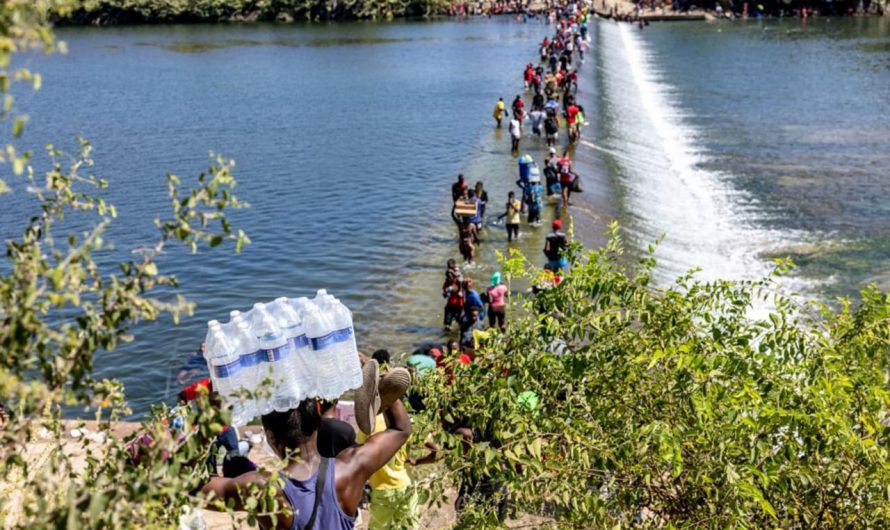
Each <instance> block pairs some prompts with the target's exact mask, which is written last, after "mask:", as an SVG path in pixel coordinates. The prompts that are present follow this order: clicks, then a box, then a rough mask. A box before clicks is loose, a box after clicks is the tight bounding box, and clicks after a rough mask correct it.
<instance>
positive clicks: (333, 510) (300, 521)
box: [282, 458, 355, 530]
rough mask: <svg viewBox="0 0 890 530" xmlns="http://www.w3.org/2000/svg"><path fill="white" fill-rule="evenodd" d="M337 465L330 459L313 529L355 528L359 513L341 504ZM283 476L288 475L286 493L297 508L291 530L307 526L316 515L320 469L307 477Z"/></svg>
mask: <svg viewBox="0 0 890 530" xmlns="http://www.w3.org/2000/svg"><path fill="white" fill-rule="evenodd" d="M335 468H336V460H335V459H333V458H332V459H329V460H328V470H327V475H326V478H325V484H324V490H322V492H321V499H320V500H319V503H318V512H317V514H316V516H315V526H314V528H313V530H321V529H324V530H352V529H353V528H355V517H354V516H352V517H351V516H349V515H347V514H345V513H344V512H343V508H341V507H340V501H338V500H337V486H336V482H335V480H334V469H335ZM282 478H284V495H285V496H286V497H287V502H288V504H290V506H291V509H292V510H293V512H294V523H293V524H292V525H291V530H303V529H305V528H306V525H307V524H308V523H309V518H310V517H311V516H312V507H313V505H314V504H315V484H316V482H317V481H318V473H316V474H315V475H312V476H311V477H309V478H308V479H307V480H297V479H295V478H291V477H288V476H286V475H284V474H282Z"/></svg>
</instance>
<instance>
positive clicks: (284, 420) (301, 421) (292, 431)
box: [262, 398, 321, 449]
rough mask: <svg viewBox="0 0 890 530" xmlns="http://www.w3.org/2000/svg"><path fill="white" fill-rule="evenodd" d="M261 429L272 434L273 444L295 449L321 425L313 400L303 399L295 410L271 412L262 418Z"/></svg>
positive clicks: (319, 415)
mask: <svg viewBox="0 0 890 530" xmlns="http://www.w3.org/2000/svg"><path fill="white" fill-rule="evenodd" d="M262 421H263V428H264V429H265V430H266V431H268V432H269V433H271V434H272V436H273V437H274V438H275V443H277V444H283V445H284V446H285V447H286V448H288V449H296V448H298V447H299V446H300V445H302V444H303V443H305V442H306V440H308V439H309V437H310V436H312V434H313V433H314V432H316V431H317V430H318V427H319V426H320V425H321V414H320V413H319V411H318V407H317V406H316V400H315V399H314V398H311V399H304V400H303V401H301V402H300V404H299V405H297V407H296V408H292V409H290V410H286V411H284V412H278V411H277V410H273V411H272V412H270V413H268V414H264V415H263V417H262Z"/></svg>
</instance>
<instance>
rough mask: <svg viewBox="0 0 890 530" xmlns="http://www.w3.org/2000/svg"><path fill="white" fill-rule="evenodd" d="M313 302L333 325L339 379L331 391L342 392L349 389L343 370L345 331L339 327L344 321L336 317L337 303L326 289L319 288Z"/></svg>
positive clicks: (333, 346)
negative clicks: (339, 320)
mask: <svg viewBox="0 0 890 530" xmlns="http://www.w3.org/2000/svg"><path fill="white" fill-rule="evenodd" d="M312 303H313V304H314V305H315V307H316V308H317V309H318V310H319V311H320V312H321V313H322V314H323V315H324V316H325V317H327V319H328V321H329V322H330V326H331V327H330V332H331V348H332V349H333V350H334V353H333V355H332V358H333V360H334V362H335V363H337V379H336V384H334V386H333V388H331V389H330V390H329V392H331V393H337V394H342V393H343V392H345V391H346V390H348V389H349V385H347V384H346V379H345V377H344V373H343V370H342V364H343V360H342V358H343V348H342V344H341V342H342V335H343V333H342V332H341V330H340V327H339V324H341V323H342V322H338V319H337V318H336V303H335V301H334V297H333V296H332V295H330V294H328V292H327V290H325V289H319V290H318V292H316V293H315V298H313V299H312Z"/></svg>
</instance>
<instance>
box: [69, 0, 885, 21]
mask: <svg viewBox="0 0 890 530" xmlns="http://www.w3.org/2000/svg"><path fill="white" fill-rule="evenodd" d="M851 2H853V0H847V2H846V3H844V5H846V4H851ZM765 3H767V4H768V5H769V6H773V5H774V4H772V3H768V2H765ZM237 4H239V2H237V1H233V0H216V2H212V1H211V2H209V3H208V5H203V6H198V7H195V6H191V7H180V8H178V9H177V8H174V7H171V5H170V0H155V1H154V2H153V3H147V4H145V5H143V6H140V7H138V8H134V7H116V6H115V5H113V3H112V2H111V1H106V2H102V3H99V4H94V5H93V7H90V8H87V7H80V8H79V9H75V10H73V11H71V12H70V13H67V14H65V15H58V14H57V15H55V16H53V17H52V18H53V22H54V24H55V25H56V26H59V27H66V26H69V27H70V26H127V25H134V26H136V25H139V26H143V25H144V26H150V25H164V24H252V23H282V24H289V23H294V22H349V21H359V20H393V19H407V20H410V19H429V18H434V17H453V16H458V17H461V16H493V15H509V16H520V15H522V14H524V13H525V12H528V13H542V12H545V11H546V10H548V9H549V8H548V3H547V2H543V1H540V0H533V1H532V2H531V3H530V4H529V6H528V9H527V10H526V11H521V10H516V9H513V8H511V7H509V6H508V5H507V4H504V3H502V2H501V3H498V2H492V1H489V0H486V1H484V2H481V3H479V2H466V3H464V2H449V1H447V0H403V1H402V3H399V4H387V3H378V2H376V1H375V0H365V1H364V2H363V3H360V4H358V3H357V4H355V5H353V6H351V7H349V8H346V7H343V6H340V5H338V4H334V5H333V7H331V6H330V5H328V4H325V3H322V2H318V3H315V4H311V5H309V4H307V5H305V6H303V7H301V8H295V7H293V5H291V4H289V3H285V2H284V1H283V0H280V1H276V0H273V1H272V2H270V3H269V4H268V5H267V6H266V7H263V8H256V7H248V8H246V9H242V7H241V6H239V5H237ZM747 4H748V6H750V10H749V11H748V13H747V14H745V13H743V12H742V11H741V9H742V7H741V6H743V5H744V3H737V4H736V9H739V11H737V12H732V11H728V10H727V11H725V12H719V11H715V10H713V9H702V8H695V9H688V10H687V9H680V10H674V9H671V7H670V2H666V3H665V2H662V3H661V4H658V3H657V2H654V1H653V2H649V1H647V0H644V1H643V2H642V3H641V5H643V6H645V7H644V8H643V9H641V10H640V11H639V12H638V11H637V5H636V4H634V3H633V2H632V1H630V0H593V1H592V2H591V6H592V8H593V11H594V12H595V13H596V14H597V16H599V17H600V18H606V19H617V20H620V21H639V20H640V19H642V20H644V21H647V22H660V21H687V20H691V21H695V20H699V21H700V20H718V19H721V20H746V19H749V20H750V19H757V18H758V17H759V16H762V18H763V19H782V18H800V11H799V9H788V10H787V11H786V10H784V9H780V10H779V11H776V9H775V8H773V9H772V10H771V9H770V8H769V7H767V8H765V10H764V11H762V12H761V13H758V12H757V9H758V7H757V6H761V7H762V5H761V4H759V3H758V2H754V1H753V0H751V1H749V2H747ZM678 5H679V4H678ZM718 5H719V4H718ZM838 5H841V4H838ZM851 5H852V4H851ZM653 6H654V7H653ZM887 7H888V0H872V1H871V3H870V4H869V9H868V11H867V12H863V13H860V12H856V10H855V9H853V8H849V10H844V11H843V12H840V13H838V12H833V13H824V14H822V13H820V12H819V10H818V9H813V8H808V11H807V14H808V16H810V17H813V18H819V17H828V16H832V17H838V16H874V15H878V16H880V15H890V9H887ZM786 13H787V14H786Z"/></svg>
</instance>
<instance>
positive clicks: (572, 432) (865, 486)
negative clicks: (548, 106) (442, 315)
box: [424, 225, 890, 528]
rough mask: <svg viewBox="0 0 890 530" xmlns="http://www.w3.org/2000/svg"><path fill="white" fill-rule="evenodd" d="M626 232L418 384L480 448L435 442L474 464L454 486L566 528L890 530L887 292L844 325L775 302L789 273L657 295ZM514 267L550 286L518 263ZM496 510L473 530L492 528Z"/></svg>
mask: <svg viewBox="0 0 890 530" xmlns="http://www.w3.org/2000/svg"><path fill="white" fill-rule="evenodd" d="M618 234H619V233H618V228H617V226H614V225H613V227H612V233H611V241H610V242H609V244H608V245H607V246H606V247H605V248H603V249H600V250H596V251H592V252H589V253H586V254H583V250H582V248H581V247H580V245H577V244H576V245H575V248H574V252H575V255H574V259H573V260H572V269H571V273H570V274H568V275H567V277H566V278H565V280H564V281H563V282H562V283H561V284H560V285H559V286H558V287H556V288H553V289H549V290H545V291H543V292H541V293H540V294H538V295H536V296H535V295H529V296H525V297H523V298H522V299H521V300H520V301H519V302H518V306H517V307H514V310H513V314H514V315H519V316H515V317H514V318H513V321H512V322H511V323H510V326H509V329H508V330H507V333H506V334H505V335H499V334H497V335H494V336H493V337H492V338H490V339H489V340H487V341H485V344H484V346H483V347H482V348H481V349H480V350H478V351H477V358H476V360H475V362H474V363H473V364H472V365H471V366H459V367H455V368H454V370H455V371H456V372H457V377H455V378H454V380H453V381H452V382H450V383H448V382H447V381H445V380H444V379H443V378H439V379H435V378H434V379H431V380H429V381H428V382H427V383H426V384H425V385H426V386H425V404H426V405H427V406H428V407H429V409H428V410H427V411H426V412H425V413H424V414H425V415H426V422H427V425H435V424H436V422H438V421H444V423H445V425H446V426H447V425H448V424H450V423H454V422H458V423H459V424H467V425H469V426H472V427H473V429H474V430H475V432H476V435H477V437H479V436H480V435H481V438H478V439H477V442H479V443H475V444H471V445H466V444H462V443H458V442H457V441H456V440H455V439H453V437H450V436H448V435H447V434H440V435H439V436H440V438H441V439H442V441H443V442H446V443H448V442H449V440H450V443H451V444H452V446H453V447H456V448H460V449H461V450H459V451H456V452H454V453H452V454H450V455H449V456H448V457H447V468H448V469H449V470H450V473H449V475H450V479H451V480H449V481H445V482H444V483H455V484H456V483H459V482H460V480H462V478H463V477H466V476H467V470H470V471H471V474H470V475H471V477H472V478H475V480H479V478H480V477H484V478H485V479H487V480H489V481H490V482H491V483H493V484H496V485H497V486H498V487H499V488H505V489H506V490H507V491H509V496H510V497H511V499H512V505H513V508H514V509H515V510H518V511H519V512H525V513H542V514H546V515H548V516H550V517H552V518H553V520H555V521H557V522H558V523H559V524H560V525H561V526H562V525H564V526H566V527H571V528H612V527H616V525H617V526H630V525H632V524H635V523H640V524H643V525H644V526H655V527H664V526H667V527H676V528H680V527H684V528H884V527H887V526H888V524H890V491H888V488H890V454H888V449H890V426H888V425H890V424H888V412H887V411H888V404H890V392H888V347H890V342H888V340H890V320H888V317H890V302H888V297H887V294H886V293H881V292H879V291H877V290H876V289H874V288H872V287H869V288H867V289H865V290H864V291H863V292H862V293H861V295H862V299H861V301H860V302H859V303H858V304H853V303H852V302H851V301H848V300H842V301H841V302H842V304H841V310H840V311H839V312H837V313H833V312H831V311H830V310H829V308H828V307H827V306H825V305H824V304H807V303H805V302H804V301H803V300H802V299H801V298H800V297H798V296H793V295H790V296H785V295H782V294H779V293H780V292H781V289H780V286H779V284H778V280H779V274H780V273H781V272H782V271H784V270H785V269H786V267H787V264H785V263H780V264H778V266H777V269H776V274H775V275H774V276H772V277H770V278H767V279H764V280H762V281H757V282H729V281H717V282H702V281H699V280H696V279H695V276H694V274H689V275H687V276H685V277H683V278H680V279H678V280H677V282H676V284H675V285H673V286H671V287H670V288H667V289H653V288H652V286H651V285H650V284H649V279H650V271H651V269H652V267H653V266H654V265H655V261H654V260H653V259H652V257H651V255H647V256H646V257H645V258H644V259H642V260H641V262H640V263H639V265H638V266H637V267H635V268H633V269H631V270H628V268H626V267H625V265H624V264H623V259H622V256H623V251H624V248H623V246H622V243H621V239H620V237H619V235H618ZM504 267H505V270H506V271H509V272H510V274H511V275H512V276H513V277H514V278H520V279H526V280H529V281H531V282H532V283H535V282H538V281H540V277H539V276H540V274H541V272H540V271H539V270H537V269H535V268H533V267H532V268H529V267H528V265H527V263H526V262H525V261H524V258H523V257H522V256H520V255H518V254H514V255H512V256H511V257H510V258H509V259H507V260H505V263H504ZM519 306H521V310H520V307H519ZM765 308H769V309H765ZM555 352H561V354H556V353H555ZM527 391H532V392H534V393H535V394H536V396H537V397H538V398H539V403H538V404H537V406H536V407H530V406H528V405H527V404H522V403H521V399H520V395H521V394H522V393H523V392H527ZM439 484H443V483H442V482H440V483H439ZM432 486H435V484H432ZM439 491H440V492H441V489H440V490H439ZM433 497H435V495H434V496H433ZM491 506H492V502H491V501H486V500H485V499H480V502H479V503H478V506H477V509H476V510H469V511H468V514H467V515H466V516H465V517H464V524H465V525H466V527H468V528H473V527H485V526H489V525H494V519H493V513H492V510H491V509H490V508H491Z"/></svg>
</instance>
